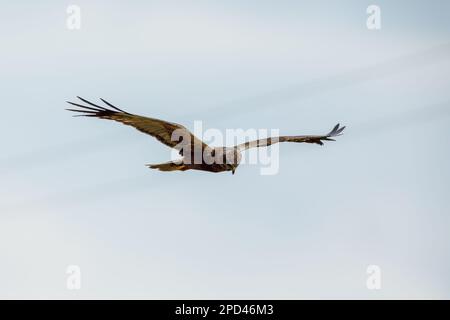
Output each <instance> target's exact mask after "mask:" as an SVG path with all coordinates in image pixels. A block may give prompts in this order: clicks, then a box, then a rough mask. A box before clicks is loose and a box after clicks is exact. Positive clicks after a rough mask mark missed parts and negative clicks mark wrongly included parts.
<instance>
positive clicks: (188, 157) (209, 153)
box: [67, 97, 345, 174]
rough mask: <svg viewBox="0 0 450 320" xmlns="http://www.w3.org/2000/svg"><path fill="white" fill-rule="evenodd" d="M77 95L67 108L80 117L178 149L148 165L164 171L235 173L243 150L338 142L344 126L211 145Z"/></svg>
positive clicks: (182, 130) (181, 129)
mask: <svg viewBox="0 0 450 320" xmlns="http://www.w3.org/2000/svg"><path fill="white" fill-rule="evenodd" d="M77 98H78V99H80V100H81V101H82V102H83V103H84V104H85V105H82V104H80V103H74V102H69V101H67V102H68V103H70V104H71V105H74V106H76V107H78V108H79V109H67V110H69V111H73V112H80V113H82V114H80V115H78V116H84V117H96V118H100V119H108V120H115V121H118V122H121V123H123V124H125V125H129V126H132V127H134V128H136V129H137V130H139V131H141V132H143V133H146V134H148V135H151V136H152V137H155V138H156V139H158V140H159V141H160V142H162V143H164V144H165V145H167V146H169V147H171V148H174V149H176V150H177V151H178V152H179V153H180V155H181V156H182V157H183V158H182V159H180V160H176V161H169V162H165V163H161V164H148V165H147V166H148V167H149V168H151V169H159V170H161V171H178V170H180V171H185V170H191V169H192V170H203V171H209V172H222V171H231V172H232V173H233V174H234V172H235V170H236V168H237V166H238V165H239V163H240V161H241V152H243V151H244V150H247V149H250V148H257V147H266V146H270V145H271V144H275V143H278V142H298V143H301V142H304V143H315V144H318V145H323V141H335V140H334V139H332V138H333V137H337V136H340V135H341V134H342V131H343V130H344V128H345V127H340V126H339V124H337V125H336V126H335V127H334V128H333V130H331V131H330V132H329V133H328V134H325V135H303V136H280V137H270V138H265V139H258V140H254V141H250V142H245V143H242V144H238V145H236V146H234V147H210V146H208V145H207V144H205V143H204V142H202V141H201V140H200V139H198V138H197V137H195V136H194V135H193V134H192V133H191V132H190V131H189V130H188V129H186V128H185V127H184V126H182V125H179V124H176V123H173V122H167V121H163V120H159V119H155V118H148V117H143V116H139V115H135V114H131V113H128V112H126V111H123V110H122V109H119V108H118V107H116V106H114V105H112V104H111V103H109V102H107V101H105V100H103V99H100V100H101V101H102V102H103V103H104V104H105V105H106V106H108V107H109V108H106V107H102V106H99V105H97V104H94V103H92V102H89V101H87V100H86V99H83V98H80V97H77Z"/></svg>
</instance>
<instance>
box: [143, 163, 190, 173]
mask: <svg viewBox="0 0 450 320" xmlns="http://www.w3.org/2000/svg"><path fill="white" fill-rule="evenodd" d="M146 166H147V167H149V168H150V169H158V170H160V171H184V170H187V167H186V166H185V165H184V164H183V162H182V161H169V162H164V163H159V164H146Z"/></svg>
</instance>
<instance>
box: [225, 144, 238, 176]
mask: <svg viewBox="0 0 450 320" xmlns="http://www.w3.org/2000/svg"><path fill="white" fill-rule="evenodd" d="M224 154H225V159H224V161H225V164H226V166H227V170H228V171H231V173H232V174H234V172H235V171H236V168H237V167H238V166H239V163H240V162H241V159H242V155H241V152H240V151H239V150H238V149H237V148H226V149H225V152H224Z"/></svg>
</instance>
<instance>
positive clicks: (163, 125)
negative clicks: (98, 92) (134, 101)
mask: <svg viewBox="0 0 450 320" xmlns="http://www.w3.org/2000/svg"><path fill="white" fill-rule="evenodd" d="M77 98H78V99H80V100H81V101H82V102H84V103H86V104H88V105H89V106H86V105H82V104H79V103H75V102H70V101H67V103H69V104H71V105H73V106H76V107H78V108H80V109H66V110H69V111H72V112H78V113H83V114H81V115H77V116H85V117H96V118H100V119H108V120H114V121H118V122H120V123H123V124H125V125H128V126H132V127H134V128H136V129H137V130H139V131H141V132H143V133H146V134H148V135H151V136H152V137H155V138H156V139H157V140H158V141H160V142H162V143H163V144H165V145H167V146H169V147H171V148H175V149H177V150H179V151H180V153H181V152H182V151H183V149H184V148H186V146H187V144H188V143H190V146H191V149H190V150H191V152H193V150H195V149H194V148H200V146H201V148H202V150H203V149H204V148H206V147H207V145H206V144H205V143H203V142H202V141H201V140H200V139H198V138H197V137H196V136H194V135H193V134H192V133H191V132H190V131H189V130H188V129H186V128H185V127H184V126H182V125H180V124H177V123H173V122H167V121H164V120H159V119H155V118H149V117H143V116H139V115H135V114H131V113H128V112H126V111H123V110H122V109H119V108H118V107H116V106H114V105H112V104H111V103H109V102H107V101H106V100H104V99H100V100H102V101H103V103H105V104H106V105H107V106H109V107H110V108H112V109H108V108H105V107H102V106H99V105H97V104H94V103H92V102H90V101H88V100H86V99H83V98H81V97H77ZM175 131H176V135H174V132H175ZM175 138H179V139H178V140H177V139H175ZM186 140H188V141H186Z"/></svg>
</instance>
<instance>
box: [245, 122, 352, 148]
mask: <svg viewBox="0 0 450 320" xmlns="http://www.w3.org/2000/svg"><path fill="white" fill-rule="evenodd" d="M344 129H345V126H344V127H340V125H339V123H338V124H337V125H335V126H334V128H333V129H332V130H331V131H330V132H329V133H328V134H326V135H321V136H320V135H309V136H307V135H306V136H281V137H270V138H266V139H258V140H253V141H249V142H245V143H242V144H239V145H238V146H237V148H238V149H240V150H246V149H250V148H258V147H267V146H270V145H272V144H275V143H279V142H297V143H315V144H319V145H323V141H335V140H334V139H332V138H333V137H337V136H340V135H342V132H343V131H344Z"/></svg>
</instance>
